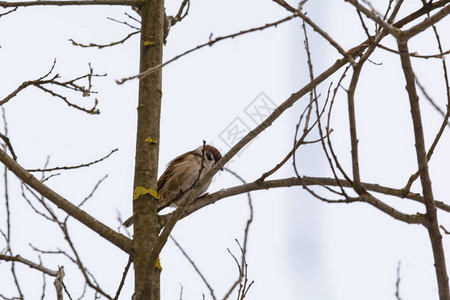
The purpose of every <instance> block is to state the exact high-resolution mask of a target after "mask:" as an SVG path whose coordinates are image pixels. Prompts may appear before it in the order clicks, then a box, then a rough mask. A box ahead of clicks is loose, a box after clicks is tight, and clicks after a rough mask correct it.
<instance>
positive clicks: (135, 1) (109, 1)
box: [0, 0, 140, 8]
mask: <svg viewBox="0 0 450 300" xmlns="http://www.w3.org/2000/svg"><path fill="white" fill-rule="evenodd" d="M49 5H51V6H67V5H75V6H81V5H119V6H139V5H140V1H139V0H79V1H78V0H73V1H71V0H67V1H53V0H43V1H24V2H9V1H0V7H5V8H6V7H27V6H49Z"/></svg>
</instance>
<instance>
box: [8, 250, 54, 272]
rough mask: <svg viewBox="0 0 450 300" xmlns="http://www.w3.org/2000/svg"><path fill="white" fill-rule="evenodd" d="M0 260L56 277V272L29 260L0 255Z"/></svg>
mask: <svg viewBox="0 0 450 300" xmlns="http://www.w3.org/2000/svg"><path fill="white" fill-rule="evenodd" d="M0 260H4V261H16V262H20V263H22V264H24V265H27V266H29V267H30V268H32V269H36V270H38V271H41V272H42V273H45V274H47V275H50V276H53V277H56V275H57V274H58V272H57V271H53V270H50V269H49V268H46V267H44V266H43V265H42V264H37V263H35V262H33V261H31V260H29V259H26V258H24V257H22V256H20V255H15V256H11V255H5V254H0Z"/></svg>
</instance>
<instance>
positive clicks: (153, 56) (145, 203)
mask: <svg viewBox="0 0 450 300" xmlns="http://www.w3.org/2000/svg"><path fill="white" fill-rule="evenodd" d="M140 13H141V17H142V19H141V43H140V67H139V70H140V72H143V71H145V70H147V69H148V68H150V67H152V66H155V65H159V64H161V62H162V50H163V38H164V36H163V27H164V1H163V0H145V1H143V4H142V6H141V8H140ZM161 83H162V72H161V70H159V71H156V72H154V73H152V74H150V75H148V76H146V77H145V78H141V79H140V80H139V105H138V107H137V111H138V121H137V139H136V158H135V159H136V161H135V162H136V165H135V173H134V193H133V216H134V220H133V221H134V236H133V241H134V258H133V260H134V268H135V297H134V299H159V298H160V296H159V294H160V293H159V278H160V269H157V268H156V267H155V266H147V265H146V264H148V256H149V255H150V253H151V250H152V248H153V246H154V245H155V243H156V240H157V238H158V218H157V212H156V207H157V200H156V199H155V198H154V197H153V196H152V195H151V194H150V192H151V191H156V189H157V176H158V153H159V126H160V114H161V95H162V90H161V88H162V84H161ZM142 191H145V192H142ZM148 268H155V272H154V274H153V276H152V278H153V282H151V281H152V280H145V278H146V273H147V272H146V271H147V270H148ZM148 281H150V282H148ZM152 285H153V288H152ZM150 291H152V292H151V293H150ZM151 294H153V295H151Z"/></svg>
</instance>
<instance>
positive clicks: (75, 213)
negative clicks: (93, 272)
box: [0, 150, 133, 253]
mask: <svg viewBox="0 0 450 300" xmlns="http://www.w3.org/2000/svg"><path fill="white" fill-rule="evenodd" d="M0 161H1V162H2V163H3V164H4V165H5V166H6V167H7V168H8V169H9V170H11V172H13V173H14V174H16V176H17V177H19V178H20V179H21V180H23V181H24V182H25V183H26V184H28V185H29V186H30V187H32V188H33V189H35V190H36V191H37V192H38V193H40V194H41V195H42V196H44V197H45V198H47V199H48V200H50V201H51V202H53V203H54V204H55V205H56V206H58V207H59V208H60V209H62V210H64V211H65V212H66V213H68V214H69V215H70V216H72V217H74V218H75V219H77V220H78V221H80V222H81V223H83V224H84V225H86V226H87V227H89V228H90V229H92V230H93V231H95V232H97V233H98V234H99V235H100V236H102V237H103V238H105V239H107V240H108V241H110V242H111V243H113V244H114V245H116V246H117V247H119V248H120V249H122V250H123V251H125V252H127V253H130V251H131V248H132V244H133V242H132V241H131V240H130V239H128V238H127V237H125V236H124V235H122V234H120V233H117V232H115V231H114V230H112V229H111V228H109V227H108V226H106V225H104V224H103V223H101V222H99V221H98V220H97V219H95V218H93V217H92V216H90V215H89V214H88V213H86V212H85V211H83V210H81V209H79V208H78V207H76V206H75V205H73V204H72V203H70V202H69V201H67V200H66V199H65V198H63V197H62V196H60V195H59V194H58V193H56V192H55V191H53V190H52V189H50V188H49V187H47V186H46V185H45V184H43V183H42V182H41V181H40V180H38V179H37V178H35V177H34V176H33V175H31V174H30V173H29V172H27V171H26V170H25V169H24V168H22V167H21V166H20V165H19V164H17V162H15V161H14V160H13V159H12V158H10V157H9V156H8V155H7V154H6V153H5V152H4V151H2V150H0Z"/></svg>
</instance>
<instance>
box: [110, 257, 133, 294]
mask: <svg viewBox="0 0 450 300" xmlns="http://www.w3.org/2000/svg"><path fill="white" fill-rule="evenodd" d="M132 262H133V255H130V256H129V257H128V262H127V265H126V266H125V269H124V270H123V274H122V279H121V280H120V283H119V287H118V288H117V292H116V295H115V296H114V298H113V299H114V300H118V299H119V296H120V292H121V291H122V288H123V285H124V284H125V278H127V274H128V270H129V269H130V267H131V263H132Z"/></svg>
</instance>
